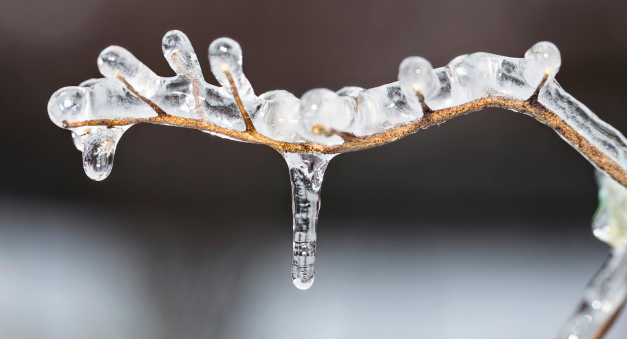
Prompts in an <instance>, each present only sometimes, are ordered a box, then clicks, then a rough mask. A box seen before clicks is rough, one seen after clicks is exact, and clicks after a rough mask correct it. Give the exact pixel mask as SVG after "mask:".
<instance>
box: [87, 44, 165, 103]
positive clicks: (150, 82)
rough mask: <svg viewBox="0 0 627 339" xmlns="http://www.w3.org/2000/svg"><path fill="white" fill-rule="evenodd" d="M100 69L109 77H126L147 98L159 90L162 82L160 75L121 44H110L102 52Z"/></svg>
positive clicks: (126, 80)
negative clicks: (120, 45)
mask: <svg viewBox="0 0 627 339" xmlns="http://www.w3.org/2000/svg"><path fill="white" fill-rule="evenodd" d="M98 69H100V73H102V75H104V76H105V77H106V78H108V79H119V78H122V79H124V81H125V82H126V83H127V84H129V85H131V86H132V87H133V88H134V90H135V91H137V92H138V93H141V95H142V96H144V97H147V98H150V97H152V96H153V95H154V94H155V93H156V92H157V91H158V90H159V84H160V83H161V78H159V76H157V75H156V74H155V73H154V72H153V71H151V70H150V69H149V68H148V67H146V65H144V64H142V63H141V62H140V61H139V60H137V58H136V57H135V56H134V55H133V54H131V52H129V51H127V50H126V49H124V48H122V47H119V46H109V47H107V48H105V49H104V50H103V51H102V52H101V53H100V56H99V57H98ZM124 85H126V84H124Z"/></svg>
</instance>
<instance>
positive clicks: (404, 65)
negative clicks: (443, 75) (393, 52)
mask: <svg viewBox="0 0 627 339" xmlns="http://www.w3.org/2000/svg"><path fill="white" fill-rule="evenodd" d="M398 81H399V83H400V86H401V91H403V94H405V96H406V97H408V98H416V92H417V91H420V94H422V95H423V96H424V97H425V99H429V98H430V97H432V96H433V95H434V94H435V92H436V89H437V87H439V86H437V85H438V82H439V80H438V77H437V76H436V75H435V72H434V71H433V66H431V63H430V62H429V61H427V59H425V58H421V57H416V56H413V57H409V58H406V59H405V60H403V62H401V65H400V67H399V70H398Z"/></svg>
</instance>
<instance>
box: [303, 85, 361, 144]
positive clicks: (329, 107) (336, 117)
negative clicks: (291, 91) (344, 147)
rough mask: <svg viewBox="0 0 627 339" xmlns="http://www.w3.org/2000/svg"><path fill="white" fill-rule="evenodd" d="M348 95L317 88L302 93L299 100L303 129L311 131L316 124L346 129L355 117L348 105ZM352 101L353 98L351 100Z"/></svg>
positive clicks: (327, 127)
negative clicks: (341, 95)
mask: <svg viewBox="0 0 627 339" xmlns="http://www.w3.org/2000/svg"><path fill="white" fill-rule="evenodd" d="M349 100H352V98H350V97H340V96H339V95H337V94H336V93H335V92H333V91H330V90H328V89H324V88H317V89H312V90H310V91H308V92H307V93H305V94H303V96H302V98H301V100H300V116H301V120H302V123H303V124H304V127H305V130H306V131H307V132H310V133H311V130H312V128H313V127H314V126H316V125H321V126H323V127H324V128H325V129H326V130H330V129H334V130H336V131H344V132H345V131H348V129H349V128H350V126H351V124H352V123H353V120H354V117H355V110H354V108H352V107H350V105H349ZM352 101H353V102H354V100H352Z"/></svg>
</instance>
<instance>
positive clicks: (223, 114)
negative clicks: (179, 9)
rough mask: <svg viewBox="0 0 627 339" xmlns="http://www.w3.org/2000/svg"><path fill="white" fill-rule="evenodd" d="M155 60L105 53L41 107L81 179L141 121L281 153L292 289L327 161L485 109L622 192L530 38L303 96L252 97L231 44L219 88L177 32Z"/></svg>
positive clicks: (212, 50) (618, 164)
mask: <svg viewBox="0 0 627 339" xmlns="http://www.w3.org/2000/svg"><path fill="white" fill-rule="evenodd" d="M163 53H164V55H165V57H166V59H167V61H168V63H169V64H170V67H172V69H173V70H174V72H175V73H176V75H175V76H173V77H169V78H168V77H160V76H158V75H156V74H155V73H154V72H152V71H151V70H150V69H148V68H147V67H146V66H145V65H144V64H142V63H141V62H140V61H139V60H137V59H136V58H135V57H134V56H133V55H132V54H131V53H130V52H128V51H127V50H125V49H123V48H121V47H117V46H111V47H109V48H107V49H105V50H104V51H103V52H102V53H101V54H100V56H99V58H98V67H99V69H100V72H101V73H102V74H103V75H104V76H105V78H104V79H92V80H88V81H85V82H83V83H82V84H80V85H79V86H77V87H65V88H62V89H60V90H58V91H57V92H56V93H54V94H53V95H52V98H51V99H50V101H49V103H48V114H49V115H50V118H51V119H52V121H53V122H54V123H55V124H57V125H58V126H59V127H62V128H65V129H69V130H71V131H72V133H73V134H72V135H73V137H74V142H75V145H76V147H77V148H78V149H79V150H81V151H82V152H83V166H84V168H85V172H86V173H87V175H88V176H89V177H90V178H91V179H94V180H103V179H104V178H106V177H107V176H108V175H109V173H110V172H111V168H112V165H113V157H114V153H115V149H116V147H117V144H118V141H119V140H120V138H121V137H122V134H123V133H124V132H125V131H126V130H127V129H128V128H129V127H130V126H132V125H134V124H137V123H142V122H148V123H154V124H162V125H172V126H178V127H186V128H192V129H197V130H200V131H203V132H207V133H210V134H213V135H217V136H220V137H223V138H227V139H232V140H237V141H243V142H249V143H256V144H263V145H268V146H270V147H272V148H274V149H276V150H277V151H279V152H280V153H281V154H283V156H284V157H285V159H286V161H287V163H288V167H289V168H290V179H291V181H292V197H293V204H292V209H293V216H294V223H293V237H294V238H293V239H294V240H293V261H292V279H293V281H294V284H295V285H296V286H297V287H298V288H301V289H306V288H308V287H309V286H311V284H312V283H313V279H314V274H315V255H316V241H317V236H316V227H317V221H318V212H319V206H320V188H321V183H322V177H323V175H324V171H325V169H326V167H327V165H328V163H329V161H330V160H331V159H332V158H333V156H335V155H336V154H340V153H345V152H351V151H357V150H362V149H367V148H371V147H376V146H381V145H385V144H388V143H391V142H394V141H396V140H398V139H400V138H403V137H405V136H407V135H409V134H412V133H415V132H417V131H418V130H420V129H424V128H427V127H430V126H433V125H438V124H441V123H443V122H446V121H447V120H449V119H452V118H454V117H457V116H460V115H464V114H467V113H470V112H475V111H479V110H482V109H484V108H488V107H498V108H504V109H508V110H513V111H516V112H521V113H524V114H527V115H529V116H531V117H533V118H535V119H536V120H538V121H540V122H542V123H544V124H546V125H548V126H549V127H551V128H552V129H553V130H555V131H556V132H557V133H558V134H559V135H560V136H561V137H562V138H563V139H564V140H566V141H567V142H568V143H570V144H571V145H572V146H573V147H574V148H575V149H577V150H578V151H579V152H580V153H581V154H582V155H584V156H585V157H586V158H587V159H588V160H589V161H590V162H591V163H592V164H593V165H594V166H596V167H597V168H598V169H599V170H601V171H603V172H605V173H607V174H608V175H609V176H611V177H612V178H613V179H614V180H616V182H618V183H620V185H622V186H625V187H627V173H626V169H627V140H626V139H625V137H624V136H623V135H622V134H621V133H620V132H618V131H617V130H616V129H614V128H613V127H611V126H609V125H608V124H606V123H604V122H603V121H601V120H600V119H599V118H598V117H597V116H596V115H595V114H594V113H592V112H591V111H590V110H589V109H588V108H587V107H586V106H584V105H583V104H581V103H580V102H578V101H577V100H575V99H574V98H573V97H571V96H570V95H569V94H568V93H566V92H565V91H564V90H563V89H562V88H561V87H560V85H559V84H558V83H557V81H555V79H554V77H555V75H556V74H557V72H558V71H559V68H560V65H561V58H560V54H559V51H558V50H557V48H556V47H555V46H554V45H553V44H551V43H548V42H540V43H537V44H536V45H534V46H533V47H531V49H529V50H528V51H527V52H526V53H525V56H524V58H508V57H502V56H498V55H493V54H488V53H475V54H472V55H463V56H459V57H457V58H455V59H453V60H452V61H451V62H450V63H449V64H448V65H446V66H444V67H440V68H437V69H433V67H432V66H431V64H430V63H429V62H428V61H427V60H425V59H423V58H420V57H409V58H407V59H405V60H404V61H403V62H402V63H401V65H400V68H399V74H398V79H399V81H398V82H395V83H392V84H388V85H383V86H380V87H376V88H372V89H363V88H359V87H345V88H342V89H340V90H339V91H337V92H333V91H330V90H327V89H314V90H311V91H309V92H307V93H305V94H304V95H303V96H302V97H301V99H298V98H296V97H295V96H294V95H292V94H291V93H289V92H287V91H282V90H277V91H271V92H268V93H264V94H262V95H260V96H257V95H256V94H255V92H254V91H253V89H252V86H251V85H250V82H249V81H248V79H247V78H246V77H245V76H244V73H243V70H242V51H241V48H240V46H239V44H237V42H235V41H233V40H231V39H228V38H220V39H217V40H215V41H214V42H213V43H211V45H210V46H209V62H210V65H211V72H212V73H213V75H214V76H215V77H216V79H217V80H218V82H219V83H220V87H216V86H213V85H210V84H208V83H207V82H205V80H204V77H203V74H202V71H201V69H200V66H199V63H198V58H197V57H196V54H195V53H194V50H193V48H192V46H191V43H190V42H189V39H188V38H187V36H185V35H184V34H183V33H181V32H179V31H171V32H168V33H167V34H166V35H165V37H164V38H163ZM617 185H618V184H617ZM621 188H622V187H621ZM621 260H622V259H621Z"/></svg>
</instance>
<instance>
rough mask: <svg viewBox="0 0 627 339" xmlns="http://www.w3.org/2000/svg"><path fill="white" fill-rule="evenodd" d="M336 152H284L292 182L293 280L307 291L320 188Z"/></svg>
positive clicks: (313, 261)
mask: <svg viewBox="0 0 627 339" xmlns="http://www.w3.org/2000/svg"><path fill="white" fill-rule="evenodd" d="M334 156H335V154H292V153H286V154H283V157H285V160H286V161H287V165H288V167H289V170H290V181H291V183H292V213H293V221H294V223H293V227H292V229H293V236H294V238H293V243H292V245H293V247H292V249H293V257H292V282H293V283H294V286H296V287H297V288H299V289H301V290H306V289H308V288H309V287H311V285H312V284H313V282H314V278H315V270H316V242H317V233H316V228H317V226H318V213H319V212H320V188H321V185H322V178H323V176H324V172H325V170H326V169H327V166H328V165H329V161H330V160H331V159H332V158H333V157H334Z"/></svg>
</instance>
